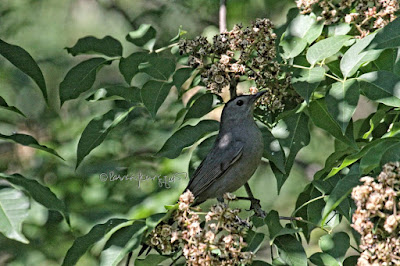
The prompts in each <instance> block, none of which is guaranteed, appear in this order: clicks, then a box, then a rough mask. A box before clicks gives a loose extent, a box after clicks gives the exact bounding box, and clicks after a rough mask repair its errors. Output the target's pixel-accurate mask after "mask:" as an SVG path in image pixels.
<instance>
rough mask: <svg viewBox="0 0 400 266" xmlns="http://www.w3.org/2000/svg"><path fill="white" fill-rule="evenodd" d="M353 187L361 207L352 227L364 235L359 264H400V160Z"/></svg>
mask: <svg viewBox="0 0 400 266" xmlns="http://www.w3.org/2000/svg"><path fill="white" fill-rule="evenodd" d="M360 181H361V182H363V184H362V185H360V186H357V187H355V188H354V189H353V192H352V198H353V199H354V201H355V203H356V205H357V210H356V211H355V213H354V214H353V223H352V225H351V226H352V227H353V228H354V229H355V230H356V231H357V232H359V233H360V234H361V244H360V248H361V249H362V250H363V252H362V254H361V256H360V258H359V259H358V265H399V264H400V227H399V222H400V213H399V211H398V210H399V208H400V202H399V195H400V162H396V163H387V164H385V165H384V166H383V170H382V172H381V173H380V174H379V176H378V177H377V178H376V180H375V179H374V178H372V177H369V176H366V177H362V178H361V179H360Z"/></svg>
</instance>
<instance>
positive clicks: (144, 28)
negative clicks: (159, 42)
mask: <svg viewBox="0 0 400 266" xmlns="http://www.w3.org/2000/svg"><path fill="white" fill-rule="evenodd" d="M156 34H157V32H156V30H155V29H154V28H153V26H151V25H150V24H142V25H140V26H139V28H138V29H137V30H135V31H131V32H129V33H128V35H127V36H126V40H127V41H128V42H131V43H133V44H134V45H136V46H139V47H141V48H143V49H146V50H149V51H153V47H154V44H155V42H156Z"/></svg>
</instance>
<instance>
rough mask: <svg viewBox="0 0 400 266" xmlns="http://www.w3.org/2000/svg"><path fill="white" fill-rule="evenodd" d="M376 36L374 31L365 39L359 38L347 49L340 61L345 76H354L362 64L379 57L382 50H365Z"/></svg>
mask: <svg viewBox="0 0 400 266" xmlns="http://www.w3.org/2000/svg"><path fill="white" fill-rule="evenodd" d="M374 37H375V34H374V33H373V34H370V35H368V36H367V37H365V38H364V39H361V40H358V41H357V42H356V43H355V44H353V45H352V46H351V47H350V48H349V50H347V51H346V53H345V54H344V55H343V57H342V60H341V61H340V70H341V71H342V73H343V77H345V78H347V77H351V76H353V75H354V74H355V73H356V72H357V70H358V69H359V68H360V67H361V66H362V65H364V64H366V63H368V62H371V61H374V60H375V59H377V58H378V57H379V55H380V54H381V53H382V50H373V51H363V50H364V48H365V47H367V46H368V44H369V43H370V42H371V41H372V39H373V38H374Z"/></svg>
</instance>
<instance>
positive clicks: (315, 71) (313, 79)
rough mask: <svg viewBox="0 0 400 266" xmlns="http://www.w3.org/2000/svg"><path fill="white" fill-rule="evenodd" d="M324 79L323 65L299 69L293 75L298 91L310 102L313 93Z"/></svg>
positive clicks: (294, 86) (293, 83) (294, 85)
mask: <svg viewBox="0 0 400 266" xmlns="http://www.w3.org/2000/svg"><path fill="white" fill-rule="evenodd" d="M324 79H325V69H324V68H323V67H314V68H311V69H298V71H296V72H295V73H294V75H293V77H292V85H293V88H294V89H295V90H296V92H297V93H298V94H299V95H300V96H301V97H303V98H304V100H306V102H307V103H309V101H310V97H311V94H312V93H313V91H314V90H315V89H316V88H317V87H318V85H319V84H320V83H321V81H323V80H324Z"/></svg>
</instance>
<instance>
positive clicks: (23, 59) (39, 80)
mask: <svg viewBox="0 0 400 266" xmlns="http://www.w3.org/2000/svg"><path fill="white" fill-rule="evenodd" d="M0 54H1V55H2V56H4V58H5V59H7V60H8V61H10V63H11V64H13V65H14V66H16V67H17V68H18V69H19V70H21V71H22V72H24V73H25V74H26V75H28V76H29V77H30V78H31V79H33V81H34V82H35V83H36V84H37V85H38V86H39V88H40V90H41V91H42V94H43V97H44V99H45V100H46V101H47V88H46V82H45V80H44V77H43V73H42V71H41V70H40V68H39V66H38V65H37V63H36V62H35V60H34V59H33V58H32V56H31V55H30V54H29V53H28V52H27V51H25V50H24V49H22V48H21V47H19V46H17V45H12V44H9V43H7V42H5V41H3V40H1V39H0Z"/></svg>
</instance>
